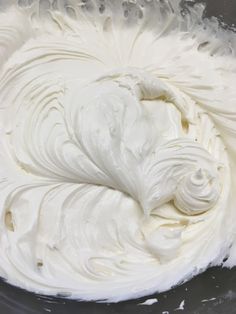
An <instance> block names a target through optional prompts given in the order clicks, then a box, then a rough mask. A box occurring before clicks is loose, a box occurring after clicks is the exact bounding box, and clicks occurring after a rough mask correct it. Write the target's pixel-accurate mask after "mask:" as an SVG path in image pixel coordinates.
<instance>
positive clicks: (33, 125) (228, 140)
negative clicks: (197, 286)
mask: <svg viewBox="0 0 236 314" xmlns="http://www.w3.org/2000/svg"><path fill="white" fill-rule="evenodd" d="M3 4H4V3H2V2H1V1H0V7H1V6H2V13H1V14H0V143H1V151H0V213H1V222H0V256H1V264H0V275H1V276H2V277H4V278H5V279H7V281H8V282H9V283H11V284H14V285H17V286H20V287H23V288H25V289H28V290H31V291H35V292H40V293H42V294H50V295H57V294H59V295H65V296H69V297H71V298H74V299H82V300H107V301H109V302H117V301H121V300H126V299H129V298H136V297H140V296H144V295H149V294H151V293H154V292H156V291H164V290H167V289H170V288H171V287H172V286H174V285H177V284H179V283H181V282H183V281H184V280H187V279H189V278H191V277H192V276H193V275H196V274H197V273H199V272H201V271H203V270H204V269H205V268H207V267H208V266H209V265H210V264H211V265H219V264H221V263H222V261H223V259H224V257H225V256H226V255H229V256H231V257H230V258H229V260H228V262H227V263H228V264H227V265H228V266H232V265H234V264H235V260H236V258H235V256H236V254H235V252H236V249H235V246H234V242H235V232H236V230H235V224H234V220H235V218H236V212H235V204H236V194H235V183H236V182H235V179H236V177H235V175H234V173H235V169H236V168H235V162H236V159H235V158H236V155H235V154H236V149H235V147H236V89H235V85H236V56H235V47H236V45H235V43H236V34H234V33H233V32H231V31H227V30H223V29H222V28H220V27H219V25H218V23H217V21H216V20H214V19H213V20H211V21H210V20H205V21H203V19H202V12H203V6H202V5H195V6H193V7H192V8H191V9H190V11H189V13H188V12H187V11H185V14H183V12H182V11H181V9H180V7H179V1H174V0H173V1H154V0H153V1H123V2H122V1H91V0H87V1H81V2H80V1H74V0H71V1H68V3H67V4H66V5H65V2H64V1H60V0H58V1H53V2H52V1H46V0H45V1H30V2H28V1H19V4H17V3H16V1H9V3H8V7H6V6H5V7H4V6H3ZM63 4H64V5H63ZM231 246H232V254H231V255H230V250H229V248H230V247H231Z"/></svg>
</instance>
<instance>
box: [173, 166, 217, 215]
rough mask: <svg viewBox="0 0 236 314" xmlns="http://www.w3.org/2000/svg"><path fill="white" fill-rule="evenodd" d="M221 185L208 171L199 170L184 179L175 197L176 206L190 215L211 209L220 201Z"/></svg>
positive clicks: (178, 186) (179, 184)
mask: <svg viewBox="0 0 236 314" xmlns="http://www.w3.org/2000/svg"><path fill="white" fill-rule="evenodd" d="M220 191H221V188H220V184H219V181H218V180H217V178H214V177H212V176H211V174H210V173H209V172H208V170H206V169H198V170H197V171H195V172H194V173H190V174H188V175H187V176H185V177H184V178H182V179H181V180H180V181H179V182H178V185H177V189H176V192H175V196H174V204H175V206H176V207H177V208H178V209H179V210H180V211H182V212H183V213H186V214H188V215H196V214H199V213H203V212H205V211H207V210H209V209H211V208H212V207H213V206H214V205H215V204H216V203H217V201H218V199H219V195H220Z"/></svg>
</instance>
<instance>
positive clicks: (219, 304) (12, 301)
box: [0, 0, 236, 314]
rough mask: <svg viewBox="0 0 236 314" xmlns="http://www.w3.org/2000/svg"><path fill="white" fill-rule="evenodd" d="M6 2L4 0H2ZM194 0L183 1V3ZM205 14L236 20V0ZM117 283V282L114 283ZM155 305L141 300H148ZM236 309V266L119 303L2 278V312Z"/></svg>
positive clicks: (210, 3) (212, 4)
mask: <svg viewBox="0 0 236 314" xmlns="http://www.w3.org/2000/svg"><path fill="white" fill-rule="evenodd" d="M5 1H6V0H5ZM2 2H3V1H2ZM186 2H189V3H190V4H191V2H192V1H183V5H185V4H186ZM205 3H206V10H205V16H207V17H208V16H209V17H210V16H216V17H217V18H218V19H219V20H220V21H221V23H222V27H226V28H227V27H228V28H232V29H233V28H234V23H235V24H236V2H235V0H205ZM114 284H115V283H114ZM148 299H149V300H150V299H151V300H150V303H152V301H153V302H154V303H153V304H151V305H144V304H141V303H143V302H145V301H146V300H148ZM176 312H177V313H178V312H180V313H188V314H191V313H193V314H194V313H196V314H197V313H199V314H200V313H203V314H216V313H227V314H233V313H236V268H233V269H231V270H230V269H225V268H224V269H222V268H220V267H214V268H211V269H208V270H207V271H206V272H205V273H202V274H200V275H198V276H197V277H195V278H193V279H192V280H191V281H189V282H187V283H185V284H183V285H181V286H179V287H176V288H174V289H172V290H170V291H168V292H164V293H161V294H156V295H153V296H149V297H145V298H141V299H138V300H131V301H126V302H120V303H118V304H107V303H93V302H77V301H72V300H67V299H63V298H54V297H46V296H41V295H36V294H33V293H30V292H27V291H24V290H22V289H19V288H16V287H13V286H11V285H9V284H8V283H6V282H4V281H3V280H1V281H0V313H1V314H28V313H32V314H33V313H35V314H36V313H56V314H62V313H63V314H65V313H68V314H78V313H81V314H108V313H110V314H118V313H119V314H141V313H142V314H145V313H153V314H154V313H155V314H158V313H162V314H171V313H176Z"/></svg>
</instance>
